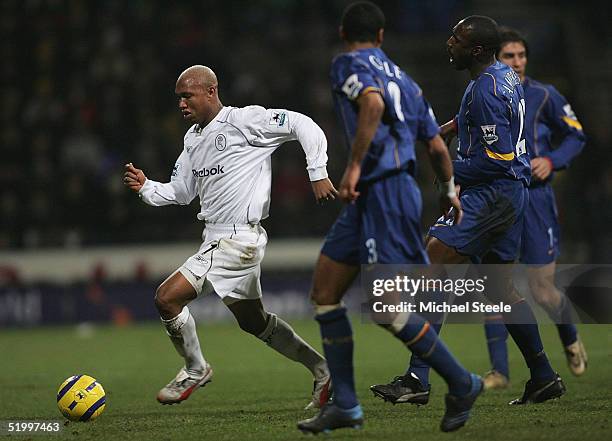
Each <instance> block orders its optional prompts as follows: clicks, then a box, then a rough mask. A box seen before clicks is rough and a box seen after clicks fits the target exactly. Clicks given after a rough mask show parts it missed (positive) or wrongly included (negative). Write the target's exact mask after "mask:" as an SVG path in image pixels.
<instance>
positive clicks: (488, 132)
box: [480, 124, 499, 145]
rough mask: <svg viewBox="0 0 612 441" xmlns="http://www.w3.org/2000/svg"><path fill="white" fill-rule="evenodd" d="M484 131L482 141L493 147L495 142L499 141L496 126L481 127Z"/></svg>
mask: <svg viewBox="0 0 612 441" xmlns="http://www.w3.org/2000/svg"><path fill="white" fill-rule="evenodd" d="M480 128H481V129H482V139H484V141H485V142H486V143H487V144H488V145H491V144H493V143H494V142H495V141H497V140H498V139H499V137H498V136H497V135H496V134H495V124H493V125H490V126H480Z"/></svg>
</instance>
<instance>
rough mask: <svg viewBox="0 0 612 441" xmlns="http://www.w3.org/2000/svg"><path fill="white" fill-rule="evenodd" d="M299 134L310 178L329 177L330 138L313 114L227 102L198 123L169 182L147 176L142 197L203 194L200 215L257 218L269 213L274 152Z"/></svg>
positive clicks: (181, 199)
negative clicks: (201, 123) (328, 139)
mask: <svg viewBox="0 0 612 441" xmlns="http://www.w3.org/2000/svg"><path fill="white" fill-rule="evenodd" d="M294 140H297V141H299V143H300V144H301V145H302V149H303V150H304V152H305V153H306V165H307V167H306V169H307V170H308V175H309V176H310V180H311V181H317V180H320V179H324V178H326V177H327V169H326V166H327V140H326V138H325V134H324V133H323V131H322V130H321V128H320V127H319V126H318V125H317V124H315V123H314V121H313V120H312V119H310V118H309V117H307V116H305V115H302V114H300V113H297V112H292V111H288V110H282V109H264V108H263V107H260V106H248V107H243V108H237V107H223V108H222V109H221V111H220V112H219V113H218V114H217V116H216V117H215V118H214V119H213V120H212V121H211V122H210V123H208V125H206V126H205V127H200V126H199V125H198V124H195V125H193V126H192V127H191V128H190V129H189V130H188V131H187V133H186V134H185V145H184V148H183V151H182V152H181V154H180V156H179V157H178V159H177V161H176V164H175V165H174V169H173V171H172V176H171V178H170V182H169V183H161V182H156V181H152V180H150V179H147V180H146V181H145V183H144V185H143V187H142V189H141V190H140V197H141V198H142V200H143V201H145V202H146V203H147V204H149V205H154V206H160V205H170V204H179V205H187V204H189V203H191V201H193V199H194V198H195V197H196V196H199V197H200V205H201V210H200V212H199V213H198V216H197V217H198V219H199V220H203V221H205V222H209V223H221V224H247V223H250V224H256V223H258V222H259V221H260V220H261V219H265V218H266V217H268V208H269V206H270V188H271V181H272V175H271V158H270V156H271V155H272V153H273V152H274V151H275V150H276V148H277V147H279V146H280V145H281V144H283V143H284V142H287V141H294Z"/></svg>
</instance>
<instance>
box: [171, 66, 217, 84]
mask: <svg viewBox="0 0 612 441" xmlns="http://www.w3.org/2000/svg"><path fill="white" fill-rule="evenodd" d="M180 82H183V83H184V84H185V85H188V86H200V87H202V88H203V89H204V90H206V89H208V88H209V87H210V86H215V87H216V86H218V82H217V75H215V73H214V72H213V70H212V69H211V68H210V67H207V66H202V65H201V64H196V65H195V66H191V67H188V68H187V69H185V70H184V71H183V72H182V73H181V74H180V75H179V77H178V80H176V84H177V85H178V84H179V83H180Z"/></svg>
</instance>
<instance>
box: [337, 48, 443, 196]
mask: <svg viewBox="0 0 612 441" xmlns="http://www.w3.org/2000/svg"><path fill="white" fill-rule="evenodd" d="M330 77H331V84H332V93H333V96H334V104H335V108H336V112H337V113H338V117H339V119H340V120H341V121H342V124H343V126H344V132H345V135H346V141H347V143H348V146H349V149H350V148H351V143H352V141H353V139H354V137H355V132H356V130H357V116H358V112H359V106H358V104H357V102H356V100H357V98H359V96H361V95H364V94H367V93H380V95H381V96H382V98H383V100H384V103H385V111H384V114H383V117H382V120H381V122H380V124H379V126H378V129H377V131H376V134H375V136H374V139H373V140H372V143H371V145H370V148H369V150H368V152H367V154H366V156H365V157H364V159H363V162H362V167H361V178H360V184H364V183H368V182H372V181H375V180H377V179H380V178H382V177H385V176H388V175H391V174H394V173H397V172H398V171H402V170H404V171H407V172H408V173H410V174H414V172H415V169H416V154H415V148H414V146H415V142H416V141H417V140H424V141H426V140H429V139H431V138H433V137H434V136H435V135H437V134H438V133H439V128H438V123H437V122H436V119H435V117H434V114H433V111H432V109H431V107H430V106H429V104H428V103H427V101H426V100H425V98H424V97H423V93H422V91H421V88H420V87H419V86H418V85H417V84H416V83H415V82H414V81H413V80H412V78H410V77H409V76H408V75H407V74H406V73H405V72H404V71H403V70H401V69H400V68H399V66H398V65H397V64H395V63H394V62H393V61H391V59H389V57H387V55H386V54H385V53H384V52H383V51H382V50H381V49H380V48H368V49H359V50H356V51H353V52H346V53H343V54H340V55H338V56H337V57H336V58H334V60H333V62H332V67H331V73H330Z"/></svg>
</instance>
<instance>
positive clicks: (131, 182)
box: [123, 162, 147, 193]
mask: <svg viewBox="0 0 612 441" xmlns="http://www.w3.org/2000/svg"><path fill="white" fill-rule="evenodd" d="M146 180H147V177H146V176H145V174H144V172H143V171H142V170H141V169H139V168H136V167H134V164H132V163H131V162H130V163H128V164H125V173H124V174H123V183H124V184H125V186H126V187H128V188H129V189H130V190H133V191H135V192H136V193H138V192H139V191H140V189H141V188H142V186H143V185H144V183H145V181H146Z"/></svg>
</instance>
